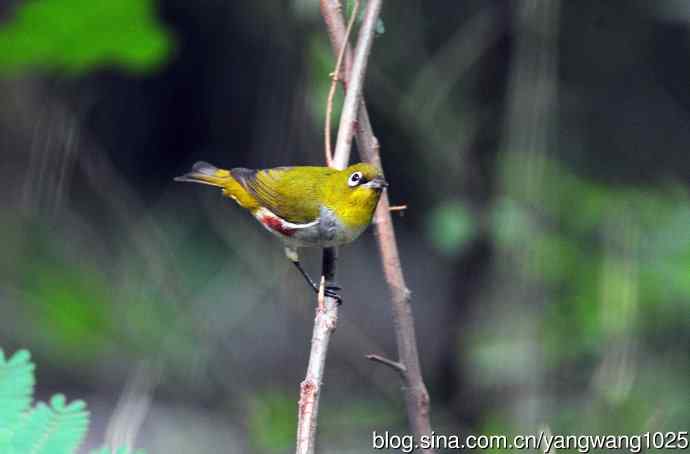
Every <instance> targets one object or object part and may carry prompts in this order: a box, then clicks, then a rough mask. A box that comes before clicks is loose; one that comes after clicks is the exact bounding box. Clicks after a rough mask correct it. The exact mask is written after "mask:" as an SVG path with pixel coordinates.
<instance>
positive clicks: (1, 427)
mask: <svg viewBox="0 0 690 454" xmlns="http://www.w3.org/2000/svg"><path fill="white" fill-rule="evenodd" d="M30 359H31V355H30V354H29V352H28V351H26V350H19V351H17V352H16V353H15V354H14V355H12V357H11V358H9V360H6V359H5V354H4V353H3V351H2V349H0V431H12V430H13V428H14V427H15V426H16V425H17V423H18V422H19V420H20V418H21V416H22V414H23V413H24V412H25V411H26V410H27V409H28V408H29V405H31V396H32V394H33V391H34V365H33V364H32V363H31V361H30Z"/></svg>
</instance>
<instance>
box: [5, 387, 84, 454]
mask: <svg viewBox="0 0 690 454" xmlns="http://www.w3.org/2000/svg"><path fill="white" fill-rule="evenodd" d="M50 404H51V406H48V405H46V404H44V403H38V404H37V405H36V407H35V408H34V409H33V410H32V411H31V412H30V413H29V414H28V415H26V417H25V418H24V419H23V420H22V424H21V425H20V426H19V427H18V429H17V432H16V434H15V436H14V439H13V447H14V449H15V451H16V452H21V453H32V454H63V453H64V454H68V453H72V452H74V451H75V450H76V449H77V447H78V446H79V444H80V443H81V442H82V440H83V439H84V436H85V435H86V430H87V428H88V424H89V414H88V412H87V411H86V405H85V404H84V402H82V401H75V402H73V403H72V404H70V405H66V399H65V396H63V395H61V394H58V395H55V396H53V397H52V398H51V399H50Z"/></svg>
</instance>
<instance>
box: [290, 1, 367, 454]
mask: <svg viewBox="0 0 690 454" xmlns="http://www.w3.org/2000/svg"><path fill="white" fill-rule="evenodd" d="M380 10H381V0H369V1H368V2H367V8H366V10H365V15H364V21H363V23H362V26H361V28H360V31H359V37H358V39H357V48H356V49H355V56H354V60H353V65H352V72H351V73H350V89H349V90H348V91H347V93H346V95H345V101H344V103H343V110H342V114H341V116H340V125H339V127H338V139H337V142H336V146H335V153H334V156H333V163H332V166H333V167H335V168H338V169H343V168H345V167H347V164H348V162H349V161H350V150H351V148H352V138H353V136H354V133H355V124H356V121H357V106H358V105H359V100H360V99H361V97H362V86H363V85H364V75H365V73H366V68H367V60H368V58H369V53H370V52H371V45H372V43H373V37H374V30H375V27H376V21H377V20H378V16H379V12H380ZM343 31H345V30H343ZM346 41H347V39H346V38H345V35H343V39H342V46H345V44H346ZM336 55H337V54H336ZM336 254H337V251H336V249H335V248H326V249H324V251H323V276H324V278H325V284H326V285H329V284H333V282H334V281H335V263H336ZM322 291H323V290H321V291H320V292H319V293H322ZM319 299H321V298H319ZM337 322H338V304H337V302H336V301H335V300H334V299H333V298H330V297H327V298H325V301H324V302H323V304H319V305H318V306H317V309H316V317H315V319H314V330H313V333H312V341H311V351H310V354H309V364H308V366H307V374H306V376H305V378H304V381H302V383H301V386H300V400H299V404H298V421H297V448H296V453H297V454H313V453H314V449H315V441H316V424H317V420H318V414H319V397H320V394H321V385H322V382H323V372H324V366H325V364H326V355H327V353H328V344H329V342H330V338H331V334H333V331H335V327H336V324H337Z"/></svg>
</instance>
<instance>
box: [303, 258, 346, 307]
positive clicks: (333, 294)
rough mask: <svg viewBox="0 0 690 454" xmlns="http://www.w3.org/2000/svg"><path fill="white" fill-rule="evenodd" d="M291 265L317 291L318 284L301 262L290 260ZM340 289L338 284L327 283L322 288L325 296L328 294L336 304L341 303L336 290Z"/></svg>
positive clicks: (341, 299)
mask: <svg viewBox="0 0 690 454" xmlns="http://www.w3.org/2000/svg"><path fill="white" fill-rule="evenodd" d="M291 262H292V263H293V265H295V266H296V267H297V269H298V270H299V272H300V273H302V276H304V279H305V280H306V281H307V284H309V286H310V287H311V288H312V289H314V291H315V292H316V293H319V286H318V285H317V284H316V282H314V280H313V279H312V278H311V276H309V274H308V273H307V272H306V271H305V270H304V268H302V264H301V263H300V262H299V260H291ZM338 290H340V287H339V286H338V285H327V286H326V287H325V288H324V294H325V295H326V296H330V297H331V298H333V299H335V300H336V301H337V302H338V305H340V304H343V298H342V297H341V296H340V295H338V294H337V293H336V292H337V291H338Z"/></svg>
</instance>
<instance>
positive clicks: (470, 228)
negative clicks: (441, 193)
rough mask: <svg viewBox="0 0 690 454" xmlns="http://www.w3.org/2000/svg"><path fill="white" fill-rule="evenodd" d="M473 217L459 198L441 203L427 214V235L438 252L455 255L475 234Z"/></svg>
mask: <svg viewBox="0 0 690 454" xmlns="http://www.w3.org/2000/svg"><path fill="white" fill-rule="evenodd" d="M476 229H477V228H476V225H475V221H474V218H473V217H472V215H471V214H470V212H469V210H468V209H467V208H466V206H465V204H464V203H463V202H462V201H461V200H460V199H453V200H449V201H447V202H445V203H441V204H439V205H438V206H436V207H434V208H433V209H432V210H431V213H430V214H429V216H428V223H427V236H428V238H429V240H430V241H431V243H432V244H433V245H434V246H435V247H436V249H438V250H439V251H440V252H442V253H444V254H447V255H449V256H455V255H457V254H459V253H460V252H461V251H462V248H463V246H464V245H466V244H467V243H468V242H469V241H470V240H472V239H473V238H474V235H475V234H476Z"/></svg>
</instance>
